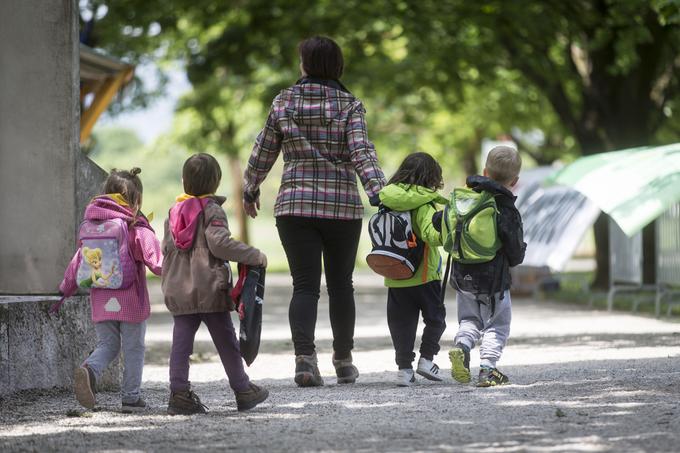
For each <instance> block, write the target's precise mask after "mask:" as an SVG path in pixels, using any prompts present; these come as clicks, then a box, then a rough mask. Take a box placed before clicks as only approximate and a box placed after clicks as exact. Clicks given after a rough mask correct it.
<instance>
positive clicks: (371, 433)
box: [0, 359, 680, 453]
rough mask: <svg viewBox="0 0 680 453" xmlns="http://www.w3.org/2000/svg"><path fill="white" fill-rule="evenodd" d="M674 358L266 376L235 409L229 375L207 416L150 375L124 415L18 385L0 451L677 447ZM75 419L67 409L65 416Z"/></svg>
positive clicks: (214, 388)
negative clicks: (429, 372)
mask: <svg viewBox="0 0 680 453" xmlns="http://www.w3.org/2000/svg"><path fill="white" fill-rule="evenodd" d="M674 360H676V359H645V360H627V361H607V362H593V361H583V362H578V363H577V364H576V366H577V372H576V373H575V372H574V364H573V363H572V364H548V365H535V366H517V367H506V368H505V371H506V372H507V373H508V374H509V375H510V376H511V378H512V382H513V384H512V385H508V386H503V387H499V388H490V389H478V388H475V387H473V386H470V385H461V384H457V383H451V382H449V383H432V382H429V381H425V382H422V383H421V384H419V385H416V386H414V387H412V388H398V387H396V386H394V385H393V383H392V379H394V373H390V372H384V373H369V374H365V375H362V376H361V378H360V381H359V382H358V383H357V384H355V385H342V386H338V385H335V384H334V378H333V377H326V381H327V384H329V385H326V386H324V387H321V388H311V389H299V388H296V387H295V386H294V385H293V383H292V380H290V379H285V380H265V381H262V382H263V383H264V384H265V385H266V386H267V387H269V388H270V390H271V395H270V398H269V400H268V401H267V402H266V403H265V404H263V405H261V406H260V407H258V408H256V409H255V410H253V411H251V412H247V413H238V412H236V410H235V403H234V401H233V396H232V395H231V392H230V390H229V388H228V384H227V382H226V381H225V380H219V381H211V382H203V383H197V384H195V386H194V389H195V391H196V392H197V393H198V394H199V395H200V396H201V397H202V399H203V401H204V402H205V403H206V404H207V405H208V406H209V407H210V413H209V414H208V415H203V416H199V415H197V416H191V417H170V416H167V415H165V413H164V410H165V405H166V403H167V397H168V394H167V390H166V383H165V382H158V381H147V382H145V395H146V398H147V400H148V401H149V403H150V405H151V407H152V409H151V410H149V412H148V413H145V414H144V415H123V414H119V413H117V409H118V404H119V400H118V396H117V394H115V393H102V394H99V395H98V401H99V404H100V407H101V408H100V410H98V411H96V412H90V413H88V412H86V413H81V410H80V409H79V408H78V407H77V406H76V404H75V403H74V401H73V397H72V395H71V394H70V393H68V392H60V391H47V392H22V393H18V394H15V395H13V396H11V397H9V398H5V399H3V400H0V404H1V405H2V415H1V416H0V423H1V424H2V427H0V449H1V450H2V451H10V450H12V451H14V450H44V449H50V450H100V449H103V450H118V449H121V450H128V449H135V450H145V451H162V450H176V451H177V450H179V451H194V450H205V449H209V450H218V449H220V450H221V449H235V450H239V451H255V450H268V451H272V450H276V451H306V450H328V451H348V450H361V451H397V452H400V451H404V452H406V451H413V450H419V451H464V452H466V451H470V452H472V451H474V452H477V453H479V452H480V451H481V452H500V451H546V450H549V451H676V450H677V445H678V442H679V441H680V434H679V431H680V426H679V425H680V422H678V417H677V415H678V414H679V413H680V408H678V402H677V401H678V398H677V395H678V393H677V386H678V384H679V383H680V372H678V371H672V370H673V367H671V366H669V365H670V364H671V361H674ZM69 413H70V414H71V415H72V416H69V415H68V414H69Z"/></svg>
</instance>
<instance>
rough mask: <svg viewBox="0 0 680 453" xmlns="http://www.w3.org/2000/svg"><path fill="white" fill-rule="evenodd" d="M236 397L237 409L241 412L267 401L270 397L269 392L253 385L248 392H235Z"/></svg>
mask: <svg viewBox="0 0 680 453" xmlns="http://www.w3.org/2000/svg"><path fill="white" fill-rule="evenodd" d="M234 395H236V408H237V409H238V410H239V411H247V410H248V409H252V408H254V407H255V406H257V405H258V404H260V403H261V402H262V401H264V400H266V399H267V397H268V396H269V390H267V389H266V388H263V387H260V386H257V385H255V384H253V383H251V384H250V388H249V389H248V390H246V391H243V392H234Z"/></svg>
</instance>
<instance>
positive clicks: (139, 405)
mask: <svg viewBox="0 0 680 453" xmlns="http://www.w3.org/2000/svg"><path fill="white" fill-rule="evenodd" d="M145 410H146V401H144V400H143V399H142V398H139V399H138V400H137V401H135V402H134V403H125V402H124V403H123V404H122V405H121V407H120V411H121V412H122V413H124V414H132V413H133V412H135V413H136V412H144V411H145Z"/></svg>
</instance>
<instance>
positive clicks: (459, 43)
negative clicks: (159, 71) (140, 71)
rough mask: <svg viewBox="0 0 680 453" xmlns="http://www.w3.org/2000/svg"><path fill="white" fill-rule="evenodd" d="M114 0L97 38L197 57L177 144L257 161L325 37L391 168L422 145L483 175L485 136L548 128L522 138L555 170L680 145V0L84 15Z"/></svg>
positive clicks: (451, 1)
mask: <svg viewBox="0 0 680 453" xmlns="http://www.w3.org/2000/svg"><path fill="white" fill-rule="evenodd" d="M98 4H106V5H107V8H108V9H107V11H106V14H105V15H103V16H102V17H100V18H99V19H98V20H96V21H95V23H94V28H93V33H92V37H93V40H94V42H95V43H96V45H98V46H101V47H103V48H104V49H105V50H106V51H108V52H110V53H111V54H113V55H116V56H120V57H124V58H126V59H128V60H129V61H131V62H135V63H136V62H143V61H145V60H154V61H161V62H162V61H168V60H176V59H180V60H182V61H183V62H184V63H185V65H186V68H187V73H188V76H189V80H190V82H191V83H192V85H193V86H194V91H193V92H192V93H191V94H189V95H187V96H186V97H185V99H183V101H182V103H181V106H180V116H181V117H182V118H181V120H180V122H181V123H183V124H185V125H188V127H187V129H186V131H185V132H186V133H185V134H182V135H176V137H177V138H178V139H180V140H181V142H182V143H183V144H184V145H187V146H189V147H191V148H201V149H207V150H214V152H225V153H227V154H231V155H236V154H240V153H243V154H245V151H244V150H247V149H248V148H249V146H247V144H246V143H245V142H248V141H250V142H252V138H253V137H254V133H253V130H254V129H257V127H254V126H252V124H253V123H254V124H257V125H261V124H262V123H263V119H264V115H265V112H266V109H267V107H268V103H269V102H270V101H271V99H272V98H273V96H274V95H275V93H276V92H277V91H278V90H280V89H281V88H283V87H285V86H287V85H290V84H291V83H292V82H293V81H294V80H295V79H296V77H297V76H298V64H299V61H298V56H297V50H296V46H297V43H298V42H299V41H300V40H301V39H302V38H304V37H307V36H311V35H314V34H324V35H328V36H331V37H333V38H334V39H336V40H337V41H338V43H339V44H340V45H341V47H342V48H343V51H344V53H345V57H346V71H345V75H344V77H343V82H345V84H346V85H347V86H348V87H349V88H350V89H351V90H352V91H353V92H354V93H355V94H357V95H358V96H359V97H360V98H362V99H363V100H364V102H365V104H366V106H367V109H368V121H369V132H370V133H371V137H372V139H373V140H374V141H375V142H376V145H377V148H378V151H379V154H380V155H381V159H383V160H384V161H385V162H386V163H387V165H388V167H389V166H392V165H395V164H394V162H396V161H398V160H400V159H401V157H402V156H403V155H404V154H405V153H408V152H410V151H412V150H414V149H422V150H425V151H429V152H432V153H433V154H435V155H437V156H438V157H440V158H441V159H443V161H444V163H445V165H446V166H448V167H449V170H450V171H456V170H457V171H461V167H462V171H464V172H470V171H474V167H475V165H474V163H475V161H476V156H477V154H478V150H479V142H480V140H481V138H483V137H494V136H496V135H498V134H507V133H513V135H514V136H516V137H518V138H519V137H520V136H522V131H524V132H526V131H532V130H540V131H542V132H543V135H544V136H545V140H544V143H539V144H530V143H523V142H521V143H520V144H521V145H522V149H523V150H524V151H525V152H526V153H527V154H530V155H531V157H532V158H533V160H534V161H535V162H537V163H541V164H543V163H549V162H550V161H552V160H554V159H555V158H562V159H564V158H565V157H566V158H567V159H570V158H572V156H575V155H578V154H579V153H581V152H585V153H592V152H600V151H604V150H607V149H612V148H617V147H628V146H634V145H639V144H646V143H649V142H651V141H654V140H658V138H657V137H656V134H657V133H658V134H660V135H662V136H663V138H664V139H666V138H667V137H670V138H671V139H677V134H675V133H674V131H675V130H676V128H675V127H670V128H669V127H667V126H666V125H667V123H669V122H671V123H672V122H673V120H672V119H671V118H672V112H673V108H674V107H675V104H677V102H678V88H680V87H679V86H678V85H679V81H678V77H677V75H678V67H679V65H680V62H679V61H678V59H677V57H676V55H677V53H678V48H680V31H679V29H678V22H679V21H680V12H679V11H680V6H679V2H678V1H677V0H652V1H644V0H621V1H613V0H598V1H590V0H575V1H569V2H563V1H561V0H545V1H536V0H517V1H513V2H507V1H501V0H480V1H475V2H470V1H464V0H420V1H417V2H416V1H407V0H401V1H389V0H378V1H372V2H365V1H363V0H346V1H343V2H335V1H331V0H249V1H248V2H237V1H225V2H214V1H212V0H193V1H188V0H165V1H160V0H144V1H142V0H117V1H116V2H113V1H110V0H108V1H105V0H83V1H82V2H81V9H83V10H88V9H89V10H96V5H98ZM100 15H101V14H100ZM161 68H162V66H161ZM140 90H141V91H140V93H143V87H142V88H140ZM138 97H139V98H140V99H142V98H143V97H142V96H138ZM133 98H135V96H133ZM140 102H141V101H140ZM244 106H245V110H246V111H247V114H243V113H244V111H243V110H244ZM255 133H256V132H255ZM243 136H246V137H250V140H243V141H242V140H241V139H240V138H239V137H243ZM383 150H385V151H383Z"/></svg>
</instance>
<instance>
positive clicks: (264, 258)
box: [260, 252, 267, 267]
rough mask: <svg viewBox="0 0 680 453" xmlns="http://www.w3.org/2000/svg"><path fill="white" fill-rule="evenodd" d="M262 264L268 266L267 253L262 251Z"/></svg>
mask: <svg viewBox="0 0 680 453" xmlns="http://www.w3.org/2000/svg"><path fill="white" fill-rule="evenodd" d="M260 266H261V267H267V255H265V254H264V253H262V252H260Z"/></svg>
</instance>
